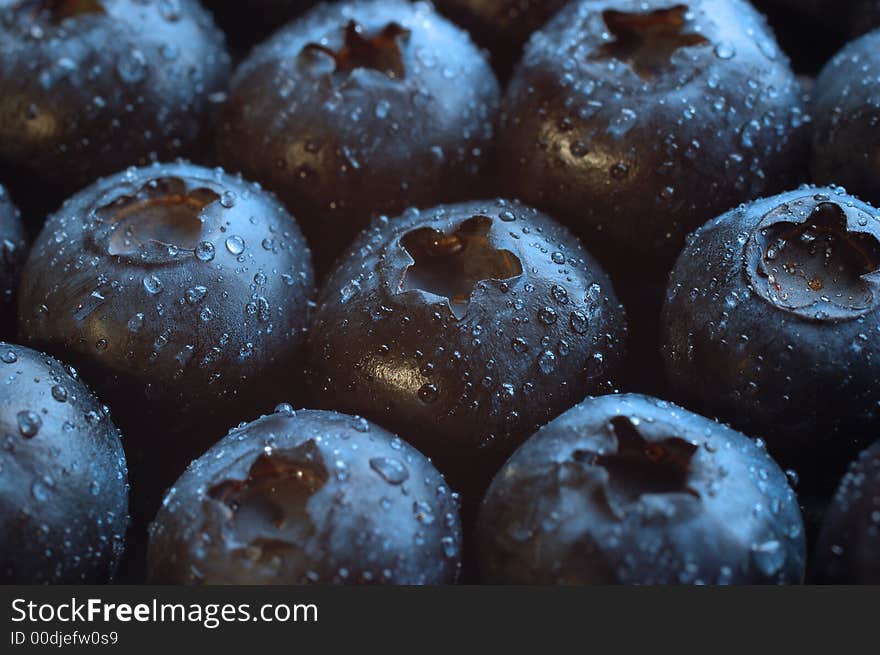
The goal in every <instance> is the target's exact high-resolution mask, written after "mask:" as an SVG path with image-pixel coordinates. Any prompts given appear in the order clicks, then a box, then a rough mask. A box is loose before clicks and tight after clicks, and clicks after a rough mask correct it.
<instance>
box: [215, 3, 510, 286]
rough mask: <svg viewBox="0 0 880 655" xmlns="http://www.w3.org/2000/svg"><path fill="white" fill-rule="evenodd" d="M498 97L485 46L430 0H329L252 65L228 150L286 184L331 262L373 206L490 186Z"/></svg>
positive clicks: (225, 144)
mask: <svg viewBox="0 0 880 655" xmlns="http://www.w3.org/2000/svg"><path fill="white" fill-rule="evenodd" d="M498 98H499V89H498V82H497V81H496V80H495V77H494V75H493V73H492V70H491V68H490V67H489V64H488V62H487V61H486V60H485V58H484V57H483V55H482V53H481V52H480V51H479V50H478V49H477V48H476V46H474V45H473V43H471V41H470V39H469V38H468V36H467V34H466V33H465V32H464V31H462V30H461V29H459V28H457V27H456V26H454V25H453V24H452V23H450V22H449V21H447V20H446V19H445V18H442V17H441V16H439V15H437V14H436V12H435V11H434V10H433V8H432V7H431V6H430V5H429V4H427V3H423V2H418V3H414V4H411V3H409V2H406V1H404V0H382V1H381V2H354V3H339V4H327V5H322V6H319V7H317V8H315V9H314V10H313V11H311V12H309V13H308V14H306V15H305V16H303V17H302V18H300V19H299V20H297V21H294V22H293V23H291V24H289V25H288V26H286V27H285V28H283V29H282V30H281V31H279V32H278V33H276V34H275V35H274V36H273V37H272V38H271V39H270V40H269V41H268V42H267V43H265V44H263V45H261V46H260V47H258V48H257V49H256V50H254V52H253V53H252V54H251V55H250V57H249V58H248V59H247V60H246V61H245V62H244V63H243V64H242V65H241V66H240V68H239V69H238V71H237V72H236V74H235V77H234V79H233V82H232V87H231V90H230V93H229V100H228V101H227V103H226V105H225V106H224V109H223V114H222V121H221V123H222V126H221V130H220V133H219V134H218V142H219V151H220V157H221V160H222V162H223V163H224V165H225V166H227V168H229V169H230V170H241V171H242V172H243V173H244V174H245V176H247V177H249V178H251V179H255V180H258V181H260V182H262V183H264V184H265V185H266V186H267V187H269V188H271V189H273V190H274V191H276V192H277V193H278V194H279V196H280V197H281V198H282V199H283V200H284V201H285V202H286V203H287V205H288V206H289V207H290V208H291V209H292V210H293V211H294V212H295V213H296V215H297V217H298V218H299V219H300V221H301V223H302V225H303V229H304V230H305V233H306V236H307V237H309V239H310V243H312V245H313V248H314V250H315V254H316V261H317V264H318V267H319V268H320V269H322V270H323V269H324V268H326V267H328V266H329V265H330V264H331V263H332V261H333V259H334V257H335V256H336V255H337V254H339V252H340V251H341V250H343V248H344V247H345V246H347V245H348V244H349V242H350V241H351V240H352V239H353V238H354V237H355V236H356V234H357V233H358V232H360V231H361V230H362V229H363V228H365V227H366V226H367V224H368V223H369V219H370V216H371V215H372V214H378V213H396V212H399V211H402V210H403V209H404V208H405V207H407V206H409V205H415V206H424V205H428V204H434V203H436V202H440V201H445V200H449V199H457V198H461V197H463V196H466V195H468V194H472V193H473V189H475V188H483V185H485V179H484V173H485V172H486V168H487V166H488V161H489V156H490V154H491V152H490V151H491V142H492V138H493V127H494V121H495V118H496V109H497V104H498Z"/></svg>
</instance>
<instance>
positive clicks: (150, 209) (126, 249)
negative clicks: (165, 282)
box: [96, 177, 220, 256]
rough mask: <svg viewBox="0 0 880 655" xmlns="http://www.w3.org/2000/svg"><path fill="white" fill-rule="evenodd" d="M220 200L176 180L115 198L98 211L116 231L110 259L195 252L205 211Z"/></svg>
mask: <svg viewBox="0 0 880 655" xmlns="http://www.w3.org/2000/svg"><path fill="white" fill-rule="evenodd" d="M218 200H220V196H219V195H218V194H217V193H216V192H215V191H212V190H211V189H208V188H206V187H197V188H193V189H188V188H187V184H186V182H185V181H184V180H182V179H180V178H176V177H167V178H159V179H155V180H150V181H149V182H148V183H147V184H145V185H144V186H143V187H142V188H141V189H139V190H138V191H137V192H136V193H135V194H133V195H123V196H119V197H116V198H114V199H113V200H111V201H110V202H108V203H107V204H105V205H103V206H101V207H99V208H98V210H97V211H96V215H97V216H98V218H100V219H101V220H102V221H105V222H106V223H107V225H108V227H109V229H111V230H112V232H111V233H110V235H109V241H108V242H107V244H106V248H107V253H108V254H110V255H114V256H116V255H145V254H147V253H149V252H150V251H158V254H161V253H162V252H166V253H167V251H168V249H169V248H173V249H177V250H193V249H194V248H195V247H196V244H197V243H198V242H199V239H200V237H201V235H202V231H203V229H204V223H203V221H202V218H201V216H202V211H203V210H204V209H205V207H207V206H208V205H210V204H211V203H213V202H216V201H218Z"/></svg>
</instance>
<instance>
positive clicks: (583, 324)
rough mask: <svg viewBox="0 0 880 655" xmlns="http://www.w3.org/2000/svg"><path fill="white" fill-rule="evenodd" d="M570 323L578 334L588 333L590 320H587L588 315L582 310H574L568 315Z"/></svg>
mask: <svg viewBox="0 0 880 655" xmlns="http://www.w3.org/2000/svg"><path fill="white" fill-rule="evenodd" d="M568 320H569V323H570V325H571V329H572V330H574V331H575V332H576V333H577V334H586V333H587V330H588V329H589V327H590V325H589V321H588V320H587V315H586V314H584V313H583V312H581V311H577V312H572V313H571V315H570V316H569V317H568Z"/></svg>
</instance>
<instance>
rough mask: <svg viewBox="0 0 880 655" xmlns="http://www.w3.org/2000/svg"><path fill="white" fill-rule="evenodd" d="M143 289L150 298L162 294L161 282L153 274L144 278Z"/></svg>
mask: <svg viewBox="0 0 880 655" xmlns="http://www.w3.org/2000/svg"><path fill="white" fill-rule="evenodd" d="M144 289H146V290H147V293H149V294H150V295H152V296H155V295H156V294H159V293H162V280H160V279H159V277H158V276H157V275H155V274H153V275H145V276H144Z"/></svg>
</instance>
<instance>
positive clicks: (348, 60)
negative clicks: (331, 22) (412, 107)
mask: <svg viewBox="0 0 880 655" xmlns="http://www.w3.org/2000/svg"><path fill="white" fill-rule="evenodd" d="M409 36H410V31H409V30H408V29H406V28H405V27H403V26H401V25H400V24H398V23H394V22H392V23H388V24H387V25H386V26H385V27H383V28H382V29H381V30H379V31H378V32H376V33H375V34H367V32H366V29H365V28H364V26H363V25H361V24H359V23H357V22H356V21H353V20H352V21H349V23H348V25H346V27H345V36H344V39H343V43H342V46H341V47H340V48H339V49H338V50H334V49H332V48H329V47H327V46H325V45H321V44H320V43H309V44H308V45H306V47H305V48H303V52H304V53H309V54H315V53H323V54H324V55H327V56H329V57H331V58H332V59H333V63H334V69H333V74H334V75H339V74H346V73H350V72H351V71H353V70H355V69H357V68H368V69H372V70H376V71H379V72H380V73H384V74H385V75H387V76H388V77H390V78H392V79H403V78H404V77H406V65H405V63H404V53H403V48H402V45H403V44H404V43H405V42H406V40H408V39H409Z"/></svg>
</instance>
